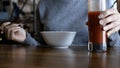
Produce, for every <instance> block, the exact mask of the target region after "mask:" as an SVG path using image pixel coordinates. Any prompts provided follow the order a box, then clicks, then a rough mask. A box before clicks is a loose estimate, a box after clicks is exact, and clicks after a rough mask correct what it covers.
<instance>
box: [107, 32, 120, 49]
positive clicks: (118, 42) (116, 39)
mask: <svg viewBox="0 0 120 68" xmlns="http://www.w3.org/2000/svg"><path fill="white" fill-rule="evenodd" d="M109 39H110V40H111V42H110V46H119V47H120V34H119V32H116V33H114V34H112V35H111V36H110V37H109Z"/></svg>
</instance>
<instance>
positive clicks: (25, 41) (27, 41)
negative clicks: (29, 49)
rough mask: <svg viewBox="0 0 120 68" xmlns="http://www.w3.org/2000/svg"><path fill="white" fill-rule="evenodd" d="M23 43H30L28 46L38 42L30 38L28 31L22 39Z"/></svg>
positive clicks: (36, 44) (35, 44)
mask: <svg viewBox="0 0 120 68" xmlns="http://www.w3.org/2000/svg"><path fill="white" fill-rule="evenodd" d="M23 44H25V45H30V46H38V45H40V43H39V42H38V41H36V40H35V39H34V38H32V37H31V35H30V34H29V33H26V39H25V40H24V42H23Z"/></svg>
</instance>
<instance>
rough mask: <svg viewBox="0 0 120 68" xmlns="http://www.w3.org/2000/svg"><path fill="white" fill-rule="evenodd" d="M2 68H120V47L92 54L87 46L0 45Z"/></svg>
mask: <svg viewBox="0 0 120 68" xmlns="http://www.w3.org/2000/svg"><path fill="white" fill-rule="evenodd" d="M0 68H120V47H117V48H113V47H111V48H108V51H107V52H104V53H91V52H89V51H88V50H87V47H85V46H81V47H70V48H61V49H54V48H41V47H32V46H22V45H18V44H12V45H6V44H0Z"/></svg>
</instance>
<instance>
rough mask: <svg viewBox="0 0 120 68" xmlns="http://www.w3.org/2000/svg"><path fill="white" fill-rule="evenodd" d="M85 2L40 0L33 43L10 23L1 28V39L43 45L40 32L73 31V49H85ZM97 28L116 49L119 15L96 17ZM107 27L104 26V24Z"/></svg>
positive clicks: (114, 12) (119, 39) (119, 38)
mask: <svg viewBox="0 0 120 68" xmlns="http://www.w3.org/2000/svg"><path fill="white" fill-rule="evenodd" d="M87 3H88V0H40V3H39V6H38V11H39V12H38V13H39V16H38V17H37V18H38V19H39V20H40V22H37V25H36V26H37V29H36V34H37V35H36V37H35V39H34V38H33V37H31V36H30V34H29V33H27V32H25V30H24V29H23V28H20V27H19V26H18V25H17V24H11V25H8V24H10V22H7V23H4V24H2V25H1V29H2V30H3V31H4V33H5V36H6V38H7V39H9V40H14V41H17V42H20V43H23V44H28V45H40V44H44V40H42V37H41V35H40V31H76V32H77V35H76V37H75V39H74V41H73V44H75V45H87V43H88V30H87V29H88V28H87V26H86V22H87V21H88V19H87V15H88V5H87ZM99 18H102V19H101V20H100V24H101V25H102V26H103V27H104V28H103V29H104V30H105V31H108V33H107V34H108V36H109V39H111V42H110V44H111V45H114V46H119V45H120V36H119V33H118V31H119V29H120V14H119V12H118V11H117V10H116V9H108V10H106V11H104V12H103V13H101V14H100V15H99ZM109 22H111V23H110V24H108V25H106V24H107V23H109Z"/></svg>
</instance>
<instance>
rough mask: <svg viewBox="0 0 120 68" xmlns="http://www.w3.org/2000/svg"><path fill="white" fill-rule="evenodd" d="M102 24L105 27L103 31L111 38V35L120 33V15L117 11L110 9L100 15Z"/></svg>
mask: <svg viewBox="0 0 120 68" xmlns="http://www.w3.org/2000/svg"><path fill="white" fill-rule="evenodd" d="M99 18H100V19H101V20H100V22H99V23H100V24H101V25H102V26H103V29H104V30H105V31H107V35H108V36H110V35H111V34H113V33H115V32H117V31H119V29H120V13H119V12H118V11H117V9H113V8H112V9H108V10H106V11H104V12H102V13H101V14H100V15H99Z"/></svg>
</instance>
